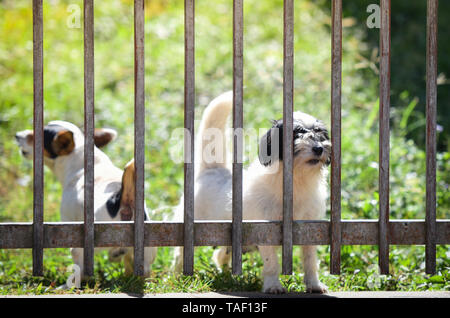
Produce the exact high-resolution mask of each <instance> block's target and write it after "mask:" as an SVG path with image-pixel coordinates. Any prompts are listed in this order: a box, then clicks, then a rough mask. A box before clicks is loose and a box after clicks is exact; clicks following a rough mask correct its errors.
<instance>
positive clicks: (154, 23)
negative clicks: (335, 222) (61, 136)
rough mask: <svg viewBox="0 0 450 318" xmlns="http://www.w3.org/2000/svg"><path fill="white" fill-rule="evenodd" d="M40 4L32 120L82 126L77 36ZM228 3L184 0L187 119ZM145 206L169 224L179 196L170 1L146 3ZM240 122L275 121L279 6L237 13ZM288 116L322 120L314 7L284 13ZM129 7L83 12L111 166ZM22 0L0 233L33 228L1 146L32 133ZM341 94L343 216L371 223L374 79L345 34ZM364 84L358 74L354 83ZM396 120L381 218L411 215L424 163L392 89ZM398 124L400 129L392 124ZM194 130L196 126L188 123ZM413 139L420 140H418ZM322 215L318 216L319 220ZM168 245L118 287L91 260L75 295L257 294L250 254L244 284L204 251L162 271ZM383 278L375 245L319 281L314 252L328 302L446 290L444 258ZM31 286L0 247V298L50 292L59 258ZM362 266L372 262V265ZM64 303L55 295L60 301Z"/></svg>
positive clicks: (405, 263)
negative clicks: (91, 37)
mask: <svg viewBox="0 0 450 318" xmlns="http://www.w3.org/2000/svg"><path fill="white" fill-rule="evenodd" d="M69 3H70V4H73V3H75V4H79V5H80V8H82V1H81V0H77V1H63V0H59V1H52V3H51V4H49V3H47V2H46V3H45V4H44V19H45V21H46V22H45V25H44V50H45V54H44V56H45V60H44V62H45V69H44V83H45V90H44V98H45V114H44V115H45V121H46V122H47V121H49V120H54V119H62V120H70V121H72V122H73V123H75V124H77V125H78V126H80V127H82V126H83V34H82V29H69V28H68V27H67V25H66V20H67V18H68V17H69V15H70V13H69V12H67V6H68V4H69ZM231 5H232V2H231V1H225V0H218V1H214V4H211V2H210V1H206V0H198V1H196V105H197V108H196V119H197V120H198V119H200V116H201V112H202V110H203V108H204V107H205V106H206V105H207V103H208V102H209V101H210V100H211V99H212V98H214V97H215V96H217V95H218V94H220V93H221V92H223V91H226V90H230V89H231V87H232V6H231ZM146 6H147V8H149V9H148V10H147V12H146V26H145V28H146V57H145V58H146V61H145V65H146V88H145V94H146V118H145V121H146V149H145V150H146V153H145V155H146V165H145V172H146V183H145V189H146V190H145V191H146V192H145V193H146V203H147V205H148V206H149V207H150V208H151V209H152V210H153V211H155V213H154V217H153V218H154V219H156V220H162V219H163V218H164V217H165V216H167V215H170V213H171V212H172V207H173V206H175V205H176V204H177V202H178V200H179V197H180V196H181V194H182V189H183V164H182V163H176V162H174V161H173V160H172V158H177V157H176V155H177V154H178V155H179V152H177V145H178V146H179V145H180V143H179V142H180V138H179V137H177V136H176V135H175V134H174V131H175V130H176V129H178V128H181V127H183V97H184V90H183V74H184V70H183V63H184V62H183V61H184V59H183V54H184V43H183V39H184V37H183V30H184V29H183V1H170V2H169V1H163V0H159V1H156V0H154V1H151V2H149V1H146ZM244 6H245V7H244V19H245V29H244V52H245V56H244V67H245V69H244V72H245V73H244V86H245V95H244V99H245V102H244V120H245V127H246V128H254V129H259V128H267V127H268V125H269V119H274V118H280V117H281V114H282V71H283V64H282V61H283V59H282V52H283V50H282V48H283V38H282V31H283V30H282V17H283V8H282V7H283V6H282V1H281V0H273V1H258V0H247V1H245V3H244ZM295 6H296V7H295V12H296V13H295V30H296V34H295V46H294V48H295V56H294V60H295V90H294V99H295V108H296V110H302V111H305V112H308V113H311V114H313V115H315V116H316V117H319V118H321V119H323V120H324V121H325V123H326V124H327V125H328V126H329V123H330V111H329V110H330V90H329V88H330V77H331V74H330V33H329V23H330V17H329V14H328V13H327V12H324V11H323V6H319V5H317V4H316V3H315V2H313V1H306V0H303V1H296V2H295ZM132 10H133V8H132V1H131V0H121V1H120V0H116V1H110V2H98V3H96V6H95V30H96V31H95V71H96V73H95V111H96V113H95V117H96V126H98V127H112V128H114V129H116V130H117V131H118V138H117V140H116V141H114V142H113V143H112V144H111V145H109V146H108V147H106V149H105V152H106V153H107V154H108V155H109V156H110V157H111V158H112V160H113V161H114V163H115V164H116V165H117V166H119V167H123V166H124V165H125V164H126V163H127V162H128V161H129V160H130V159H131V158H132V156H133V144H134V143H133V132H134V126H133V118H134V113H133V100H134V97H133V92H134V86H133V79H134V75H133V19H132V14H133V11H132ZM31 21H32V16H31V11H30V3H29V2H25V1H23V2H17V1H11V0H4V1H2V2H1V3H0V37H1V38H2V41H1V42H0V81H1V83H2V85H0V140H1V142H0V154H1V156H0V222H23V221H31V220H32V182H31V180H32V179H31V175H32V163H31V162H30V161H27V160H25V159H23V158H22V157H21V156H20V154H19V152H18V148H17V145H15V143H14V134H15V132H16V131H19V130H23V129H28V128H31V127H32V117H33V116H32V114H33V110H32V105H33V96H32V83H33V81H32V29H31V26H32V24H31ZM343 38H344V43H343V53H344V56H343V88H342V94H343V96H342V98H343V99H342V102H343V103H342V105H343V108H342V216H343V218H344V219H376V218H377V216H378V203H377V202H378V165H377V162H378V121H377V120H378V100H377V90H378V88H377V85H378V80H377V74H375V73H373V74H372V75H373V76H372V77H370V76H368V75H367V74H368V73H370V71H371V69H370V68H369V67H368V66H366V68H365V69H364V74H361V73H362V72H361V70H360V69H357V68H356V67H355V65H356V64H359V65H361V56H360V55H361V52H363V51H364V49H365V43H364V42H362V40H361V35H360V33H359V32H358V31H357V28H355V27H353V28H351V29H349V28H345V29H344V37H343ZM363 75H364V76H363ZM398 98H403V99H404V101H405V103H407V104H409V107H407V109H406V111H400V110H397V109H392V112H391V119H392V121H394V122H396V123H400V124H399V125H393V129H392V131H391V180H390V185H391V196H390V206H391V215H390V217H391V218H392V219H399V218H405V219H420V218H424V216H425V213H424V207H425V200H424V199H425V177H424V175H425V152H424V151H423V149H421V148H419V147H417V146H416V145H415V144H414V142H412V141H411V140H408V138H407V137H406V136H407V129H408V126H407V125H405V124H404V123H408V122H409V120H410V116H411V114H412V113H415V111H414V107H415V106H414V104H411V103H408V102H407V101H409V100H410V99H411V98H413V96H410V94H409V93H408V92H407V91H405V92H403V93H402V94H400V95H399V96H398ZM402 123H403V124H402ZM196 124H198V121H197V122H196ZM423 133H425V131H423ZM246 149H247V152H246V153H245V158H246V160H247V161H246V162H247V163H248V162H249V161H251V160H253V159H255V156H256V152H255V145H254V144H252V143H249V144H247V145H246ZM449 162H450V154H449V153H447V152H443V153H439V154H438V174H437V178H438V180H437V181H438V193H437V201H438V206H437V216H438V218H446V219H448V218H450V209H449V208H450V191H448V188H449V184H450V164H449ZM44 195H45V221H58V220H59V205H60V197H61V186H60V184H58V182H57V181H56V179H55V177H54V176H53V175H52V174H51V173H50V171H48V170H47V169H46V170H45V189H44ZM326 217H327V218H329V214H327V216H326ZM172 250H173V249H172V248H167V247H165V248H160V249H159V250H158V256H157V258H156V260H155V263H154V264H153V265H152V270H153V272H152V274H151V277H149V278H148V279H145V280H143V279H140V278H136V277H125V276H124V274H123V266H122V265H121V264H116V263H110V262H108V260H107V255H106V253H102V254H99V255H96V256H95V276H94V278H93V279H91V280H90V281H89V282H87V285H84V288H83V289H82V290H79V291H76V290H73V291H69V292H77V293H97V292H128V293H142V292H146V293H152V292H154V293H156V292H193V291H196V292H205V291H256V290H260V289H261V286H262V282H261V275H260V274H261V269H262V263H261V259H260V257H259V255H258V253H253V254H250V255H244V263H243V275H242V276H233V275H231V274H230V273H229V271H223V272H219V271H218V270H217V269H215V268H214V266H213V264H212V262H211V255H212V248H209V247H202V248H198V249H196V253H195V273H194V276H192V277H184V276H181V275H179V276H176V275H174V274H173V273H171V271H170V265H171V262H172ZM294 252H295V256H294V269H295V273H294V275H292V276H283V278H282V281H283V284H284V285H285V287H287V288H288V289H289V290H290V291H303V290H304V285H303V283H302V278H303V274H302V270H301V262H300V257H299V252H300V248H299V247H295V248H294ZM390 252H391V253H390V264H391V275H389V276H379V275H378V274H377V273H378V272H377V266H376V264H377V262H378V259H377V247H376V246H353V247H351V246H344V247H343V248H342V274H341V275H340V276H334V275H330V274H329V247H328V246H321V247H319V259H320V260H321V264H320V273H321V279H322V281H323V282H324V283H325V284H327V285H328V286H329V287H330V289H331V290H333V291H343V290H449V289H450V287H449V286H450V283H449V281H450V272H449V271H450V261H449V259H450V248H449V246H438V249H437V275H436V276H433V277H430V276H428V275H425V274H424V247H423V246H409V247H404V246H403V247H400V246H391V248H390ZM44 257H45V259H44V266H45V273H44V277H43V278H36V277H32V264H31V251H30V250H0V293H2V294H10V293H12V294H27V293H35V294H42V293H62V292H63V291H61V290H58V289H56V287H58V286H60V285H62V284H63V283H64V282H65V281H66V279H67V277H68V276H69V275H70V273H69V272H68V270H67V268H68V266H69V265H70V264H71V263H72V262H71V258H70V252H69V250H68V249H51V250H45V252H44ZM374 264H375V265H374ZM64 293H67V291H65V292H64Z"/></svg>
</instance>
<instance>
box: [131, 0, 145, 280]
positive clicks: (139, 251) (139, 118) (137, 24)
mask: <svg viewBox="0 0 450 318" xmlns="http://www.w3.org/2000/svg"><path fill="white" fill-rule="evenodd" d="M144 27H145V12H144V0H135V1H134V158H135V167H136V180H135V186H136V192H135V203H136V207H135V218H134V274H135V275H136V276H143V275H144V162H145V91H144V88H145V76H144V75H145V68H144V38H145V33H144Z"/></svg>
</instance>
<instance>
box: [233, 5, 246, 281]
mask: <svg viewBox="0 0 450 318" xmlns="http://www.w3.org/2000/svg"><path fill="white" fill-rule="evenodd" d="M243 23H244V12H243V0H234V1H233V129H234V143H233V227H232V248H233V252H232V253H233V254H232V271H233V274H235V275H240V274H242V162H243V130H242V129H243V123H244V116H243V93H244V89H243V87H244V82H243V80H244V72H243V68H244V60H243V50H244V43H243V37H244V32H243Z"/></svg>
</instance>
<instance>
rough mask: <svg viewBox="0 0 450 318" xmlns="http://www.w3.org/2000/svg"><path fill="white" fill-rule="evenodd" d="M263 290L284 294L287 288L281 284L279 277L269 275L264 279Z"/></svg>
mask: <svg viewBox="0 0 450 318" xmlns="http://www.w3.org/2000/svg"><path fill="white" fill-rule="evenodd" d="M263 292H264V293H266V294H284V293H286V288H284V287H283V285H281V283H280V280H279V279H278V277H268V278H265V279H264V287H263Z"/></svg>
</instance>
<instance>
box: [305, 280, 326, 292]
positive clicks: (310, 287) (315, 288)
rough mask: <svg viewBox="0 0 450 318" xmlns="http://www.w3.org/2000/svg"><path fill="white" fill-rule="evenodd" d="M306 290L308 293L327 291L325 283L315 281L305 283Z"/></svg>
mask: <svg viewBox="0 0 450 318" xmlns="http://www.w3.org/2000/svg"><path fill="white" fill-rule="evenodd" d="M306 291H307V292H308V293H318V294H326V293H328V287H327V285H325V284H322V283H321V282H319V281H317V282H315V283H312V284H307V285H306Z"/></svg>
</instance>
